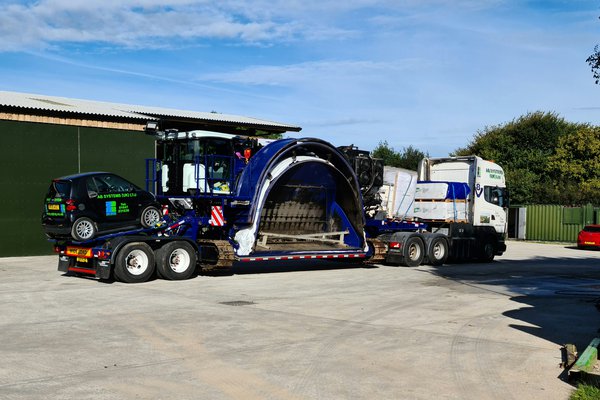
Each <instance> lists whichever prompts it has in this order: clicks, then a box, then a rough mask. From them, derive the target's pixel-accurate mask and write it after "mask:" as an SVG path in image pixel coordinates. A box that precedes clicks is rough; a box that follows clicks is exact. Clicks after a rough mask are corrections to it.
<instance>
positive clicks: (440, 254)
mask: <svg viewBox="0 0 600 400" xmlns="http://www.w3.org/2000/svg"><path fill="white" fill-rule="evenodd" d="M427 258H428V259H429V263H430V264H431V265H433V266H436V267H437V266H440V265H442V264H444V263H445V262H446V260H447V259H448V241H447V240H446V238H444V237H443V236H436V237H434V238H432V239H431V242H430V243H429V249H428V250H427Z"/></svg>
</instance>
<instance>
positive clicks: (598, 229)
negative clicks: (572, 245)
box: [577, 225, 600, 249]
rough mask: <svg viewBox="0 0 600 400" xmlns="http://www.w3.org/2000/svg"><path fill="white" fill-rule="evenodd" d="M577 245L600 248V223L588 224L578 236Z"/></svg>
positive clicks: (579, 246) (581, 247)
mask: <svg viewBox="0 0 600 400" xmlns="http://www.w3.org/2000/svg"><path fill="white" fill-rule="evenodd" d="M577 247H578V248H580V249H585V248H600V225H588V226H586V227H585V228H583V230H582V231H581V232H579V236H577Z"/></svg>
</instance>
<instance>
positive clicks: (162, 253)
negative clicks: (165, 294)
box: [156, 240, 197, 281]
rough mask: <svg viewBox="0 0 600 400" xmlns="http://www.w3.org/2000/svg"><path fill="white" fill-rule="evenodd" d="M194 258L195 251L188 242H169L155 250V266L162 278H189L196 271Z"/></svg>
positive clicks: (178, 279)
mask: <svg viewBox="0 0 600 400" xmlns="http://www.w3.org/2000/svg"><path fill="white" fill-rule="evenodd" d="M196 260H197V257H196V251H195V250H194V248H193V247H192V245H191V244H189V243H188V242H184V241H180V240H179V241H175V242H169V243H167V244H165V245H164V246H163V247H161V248H160V249H158V250H156V268H157V272H158V275H159V276H160V277H161V278H163V279H168V280H171V281H180V280H184V279H189V278H190V277H191V276H192V275H193V274H194V271H196Z"/></svg>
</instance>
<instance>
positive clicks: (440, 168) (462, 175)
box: [418, 156, 508, 236]
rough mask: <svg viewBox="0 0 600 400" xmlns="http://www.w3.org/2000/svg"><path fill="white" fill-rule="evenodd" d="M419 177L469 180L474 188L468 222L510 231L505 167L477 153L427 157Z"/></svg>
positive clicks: (456, 180)
mask: <svg viewBox="0 0 600 400" xmlns="http://www.w3.org/2000/svg"><path fill="white" fill-rule="evenodd" d="M418 177H419V181H430V182H463V183H466V184H467V185H468V187H469V191H470V193H469V194H468V198H467V207H468V208H467V211H466V222H468V223H471V224H472V225H473V226H491V227H493V228H494V229H495V231H496V232H497V233H498V234H499V235H501V236H504V235H505V234H506V230H507V218H506V215H507V208H508V192H507V190H506V181H505V177H504V170H503V169H502V167H500V166H499V165H498V164H496V163H494V162H492V161H487V160H484V159H482V158H481V157H477V156H465V157H445V158H424V159H423V160H421V163H420V164H419V171H418Z"/></svg>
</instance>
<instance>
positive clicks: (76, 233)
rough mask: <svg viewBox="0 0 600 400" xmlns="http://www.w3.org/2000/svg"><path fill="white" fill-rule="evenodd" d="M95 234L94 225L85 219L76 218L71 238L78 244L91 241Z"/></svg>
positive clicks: (96, 229)
mask: <svg viewBox="0 0 600 400" xmlns="http://www.w3.org/2000/svg"><path fill="white" fill-rule="evenodd" d="M97 232H98V228H96V224H95V223H94V221H92V220H91V219H89V218H87V217H81V218H78V219H77V220H76V221H75V223H74V224H73V227H72V228H71V236H73V239H75V240H77V241H78V242H85V241H86V240H91V239H93V238H94V236H96V233H97Z"/></svg>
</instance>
